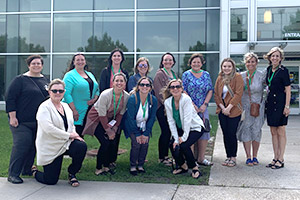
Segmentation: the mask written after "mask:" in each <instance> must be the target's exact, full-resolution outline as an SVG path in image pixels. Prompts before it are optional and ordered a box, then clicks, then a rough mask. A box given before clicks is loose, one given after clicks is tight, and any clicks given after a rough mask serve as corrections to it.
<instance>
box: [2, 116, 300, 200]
mask: <svg viewBox="0 0 300 200" xmlns="http://www.w3.org/2000/svg"><path fill="white" fill-rule="evenodd" d="M299 122H300V116H292V117H290V119H289V125H288V126H287V137H288V141H287V148H286V153H285V167H284V168H283V169H279V170H272V169H269V168H266V167H265V165H266V164H268V163H269V162H270V161H271V160H272V158H273V150H272V142H271V135H270V131H269V128H268V127H267V126H266V125H265V126H264V127H263V137H262V141H261V147H260V150H259V154H258V159H259V161H260V164H259V165H258V166H253V167H249V166H246V165H245V160H246V159H245V153H244V149H243V145H242V143H239V150H238V157H237V166H236V167H232V168H229V167H224V166H222V165H221V163H222V162H223V161H224V159H225V150H224V145H223V139H222V137H223V136H222V132H221V130H220V129H219V130H218V132H217V137H216V142H215V149H214V154H213V162H214V163H215V164H214V166H213V167H212V168H211V175H210V179H209V186H191V185H172V184H144V183H116V182H93V181H80V183H81V185H80V187H78V188H72V187H70V186H69V185H68V183H67V182H66V181H59V182H58V184H57V185H54V186H46V185H43V184H40V183H38V182H36V181H35V180H34V179H30V178H28V179H25V183H24V184H20V185H13V184H11V183H9V182H7V180H6V178H0V200H14V199H31V200H35V199H39V200H40V199H42V200H48V199H51V200H54V199H57V200H60V199H62V200H68V199H74V200H77V199H80V200H85V199H89V200H92V199H122V200H127V199H175V200H182V199H210V200H211V199H218V200H222V199H251V200H253V199H300V162H299V160H300V154H299V152H300V137H299V136H298V134H299V133H298V132H299V130H300V126H299Z"/></svg>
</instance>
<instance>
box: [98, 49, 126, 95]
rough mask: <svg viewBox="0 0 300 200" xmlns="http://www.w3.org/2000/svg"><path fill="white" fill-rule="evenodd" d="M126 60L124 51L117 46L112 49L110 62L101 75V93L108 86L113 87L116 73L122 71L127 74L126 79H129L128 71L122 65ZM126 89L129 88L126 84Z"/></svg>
mask: <svg viewBox="0 0 300 200" xmlns="http://www.w3.org/2000/svg"><path fill="white" fill-rule="evenodd" d="M124 60H125V57H124V53H123V51H122V50H121V49H119V48H116V49H114V50H112V51H111V53H110V55H109V57H108V64H107V67H105V68H104V69H103V70H102V72H101V75H100V93H102V92H103V91H104V90H106V89H108V88H112V87H113V77H114V75H115V74H116V73H119V72H122V73H123V74H125V76H126V79H127V80H128V73H127V71H126V70H125V69H124V68H123V67H122V64H123V62H124ZM124 87H125V88H124V89H125V90H126V91H128V90H127V86H126V85H125V86H124Z"/></svg>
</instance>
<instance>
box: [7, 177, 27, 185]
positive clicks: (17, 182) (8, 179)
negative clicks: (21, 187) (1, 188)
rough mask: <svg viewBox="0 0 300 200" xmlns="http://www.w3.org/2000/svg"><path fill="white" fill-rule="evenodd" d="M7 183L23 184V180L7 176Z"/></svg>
mask: <svg viewBox="0 0 300 200" xmlns="http://www.w3.org/2000/svg"><path fill="white" fill-rule="evenodd" d="M7 181H8V182H11V183H13V184H19V183H23V180H22V179H21V178H20V177H19V176H9V177H8V178H7Z"/></svg>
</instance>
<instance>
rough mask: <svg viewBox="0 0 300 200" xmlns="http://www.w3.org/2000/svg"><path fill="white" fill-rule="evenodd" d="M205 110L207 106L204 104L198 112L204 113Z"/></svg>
mask: <svg viewBox="0 0 300 200" xmlns="http://www.w3.org/2000/svg"><path fill="white" fill-rule="evenodd" d="M205 110H206V105H205V104H202V105H201V106H200V108H199V109H198V112H201V113H204V112H205Z"/></svg>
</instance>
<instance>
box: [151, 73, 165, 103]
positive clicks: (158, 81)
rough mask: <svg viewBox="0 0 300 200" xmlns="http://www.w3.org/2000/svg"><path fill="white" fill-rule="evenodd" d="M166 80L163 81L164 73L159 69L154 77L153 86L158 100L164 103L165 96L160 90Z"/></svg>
mask: <svg viewBox="0 0 300 200" xmlns="http://www.w3.org/2000/svg"><path fill="white" fill-rule="evenodd" d="M164 86H165V85H164V82H163V74H162V73H161V71H158V72H157V73H156V76H155V78H154V82H153V87H154V94H155V96H156V98H157V101H158V102H160V103H161V104H163V97H162V94H160V90H161V89H162V88H163V87H164Z"/></svg>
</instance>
